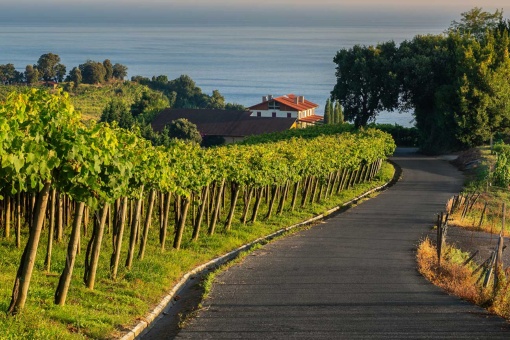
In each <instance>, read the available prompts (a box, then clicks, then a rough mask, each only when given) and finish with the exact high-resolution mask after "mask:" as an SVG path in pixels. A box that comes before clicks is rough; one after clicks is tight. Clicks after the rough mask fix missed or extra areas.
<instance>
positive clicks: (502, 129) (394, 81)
mask: <svg viewBox="0 0 510 340" xmlns="http://www.w3.org/2000/svg"><path fill="white" fill-rule="evenodd" d="M461 16H462V19H461V20H460V21H459V22H457V21H453V22H452V24H451V26H450V28H449V29H448V30H447V31H446V32H445V33H443V34H440V35H419V36H416V37H414V38H413V39H412V40H406V41H404V42H402V43H401V44H400V45H399V46H397V45H396V44H395V43H394V42H392V41H390V42H385V43H381V44H378V45H376V46H360V45H356V46H354V47H352V48H349V49H342V50H340V51H339V52H338V53H337V54H336V56H335V58H334V62H335V63H336V64H337V67H336V76H337V83H336V85H335V87H334V89H333V91H332V92H331V95H332V99H333V100H338V101H339V102H340V103H341V104H342V106H343V108H344V115H345V118H346V120H348V121H351V122H354V124H355V125H356V126H358V127H359V126H366V125H367V124H368V123H370V122H372V121H374V120H375V117H376V116H377V114H378V113H380V112H382V111H394V110H400V111H409V110H413V111H414V118H415V122H416V127H417V129H418V132H419V145H420V147H421V148H422V149H423V150H424V151H428V152H430V153H437V152H443V151H446V150H453V149H460V148H465V147H471V146H475V145H480V144H481V143H483V142H485V141H487V140H489V139H490V138H492V137H493V136H494V135H495V134H497V133H508V131H509V130H510V58H509V49H510V39H509V31H510V22H509V21H508V20H504V19H503V13H502V12H501V11H496V12H495V13H488V12H485V11H483V10H482V9H481V8H478V7H476V8H474V9H472V10H470V11H468V12H465V13H462V15H461Z"/></svg>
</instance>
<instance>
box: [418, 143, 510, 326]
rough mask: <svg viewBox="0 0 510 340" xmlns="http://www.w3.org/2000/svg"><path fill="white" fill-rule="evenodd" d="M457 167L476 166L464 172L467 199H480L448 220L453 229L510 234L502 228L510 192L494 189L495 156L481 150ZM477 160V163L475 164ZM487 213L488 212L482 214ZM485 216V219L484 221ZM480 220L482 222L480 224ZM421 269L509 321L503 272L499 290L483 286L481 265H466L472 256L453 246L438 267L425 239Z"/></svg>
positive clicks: (507, 228)
mask: <svg viewBox="0 0 510 340" xmlns="http://www.w3.org/2000/svg"><path fill="white" fill-rule="evenodd" d="M459 158H460V159H459V160H458V162H457V165H460V166H461V168H462V165H465V164H476V166H474V167H469V168H468V169H466V170H465V171H464V173H465V175H466V182H465V184H464V192H463V193H462V195H463V196H464V197H471V198H474V197H477V199H476V201H474V202H473V200H472V201H471V203H472V204H468V206H470V209H468V210H467V213H466V214H465V215H464V216H463V210H464V209H463V207H462V206H461V207H460V208H458V209H456V210H455V211H454V212H453V213H452V214H451V215H450V216H449V218H450V219H451V220H450V221H449V225H450V226H456V227H461V228H466V229H470V230H475V231H484V232H489V233H493V234H499V233H500V232H503V234H504V235H507V236H508V235H510V226H509V225H508V223H505V225H504V226H503V223H502V221H503V209H502V206H503V203H506V205H507V207H509V209H506V212H505V219H506V221H510V220H509V218H510V191H509V190H508V188H500V187H496V186H491V185H490V182H489V181H488V178H490V170H491V169H493V168H494V164H495V162H496V156H495V155H493V154H491V152H490V150H489V147H479V148H476V149H473V150H469V151H467V152H465V153H462V154H461V155H460V157H459ZM474 160H477V162H476V163H473V162H472V161H474ZM484 210H485V213H483V211H484ZM482 215H483V218H482ZM480 221H481V223H480ZM416 256H417V264H418V270H419V271H420V273H422V275H423V276H425V277H426V278H427V279H428V280H429V281H431V282H432V283H433V284H435V285H437V286H439V287H441V288H443V289H444V290H446V291H447V292H448V293H450V294H453V295H456V296H459V297H461V298H462V299H464V300H467V301H470V302H472V303H475V304H477V305H479V306H481V307H484V308H486V309H488V311H489V312H491V313H494V314H497V315H499V316H502V317H504V318H506V319H510V286H509V283H508V281H507V279H506V277H505V275H503V274H502V271H501V272H500V273H499V276H498V278H499V282H500V284H499V285H498V287H497V288H494V285H493V283H492V282H491V283H490V284H489V285H488V287H487V288H483V287H482V282H483V280H480V271H476V269H477V268H478V267H479V264H477V263H474V262H469V263H466V260H467V259H468V256H469V254H468V253H463V252H462V251H460V250H459V249H456V248H454V247H452V246H450V245H447V246H446V249H445V250H444V253H443V257H442V259H441V264H442V265H441V268H439V267H438V265H437V252H436V247H435V245H433V244H432V242H431V241H430V240H429V239H426V240H424V241H423V242H422V243H421V244H420V245H419V247H418V252H417V255H416Z"/></svg>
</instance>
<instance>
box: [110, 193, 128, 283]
mask: <svg viewBox="0 0 510 340" xmlns="http://www.w3.org/2000/svg"><path fill="white" fill-rule="evenodd" d="M127 210H128V199H127V197H124V198H123V199H122V207H121V208H120V211H118V212H117V216H116V218H115V220H116V221H115V228H114V229H115V230H114V232H113V234H114V235H113V246H114V248H113V252H112V256H111V258H110V271H111V275H112V279H113V280H115V279H116V278H117V271H118V269H119V259H120V251H121V249H122V236H123V235H124V225H125V224H126V217H127Z"/></svg>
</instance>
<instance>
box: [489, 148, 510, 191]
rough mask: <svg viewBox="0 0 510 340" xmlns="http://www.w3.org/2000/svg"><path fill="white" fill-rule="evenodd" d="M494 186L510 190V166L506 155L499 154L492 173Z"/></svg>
mask: <svg viewBox="0 0 510 340" xmlns="http://www.w3.org/2000/svg"><path fill="white" fill-rule="evenodd" d="M492 184H493V185H496V186H499V187H504V188H508V186H509V185H510V164H509V163H508V157H507V154H506V153H500V154H498V157H497V161H496V165H495V167H494V172H493V173H492Z"/></svg>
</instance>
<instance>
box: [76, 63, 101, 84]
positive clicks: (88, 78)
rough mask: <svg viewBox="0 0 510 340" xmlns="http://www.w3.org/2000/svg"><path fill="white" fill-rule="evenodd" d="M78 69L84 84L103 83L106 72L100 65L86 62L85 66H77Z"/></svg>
mask: <svg viewBox="0 0 510 340" xmlns="http://www.w3.org/2000/svg"><path fill="white" fill-rule="evenodd" d="M79 69H80V71H81V75H82V77H83V82H84V83H85V84H101V83H103V82H104V79H105V76H106V70H105V68H104V66H103V64H102V63H100V62H96V61H92V60H87V62H85V64H81V65H80V66H79Z"/></svg>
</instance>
